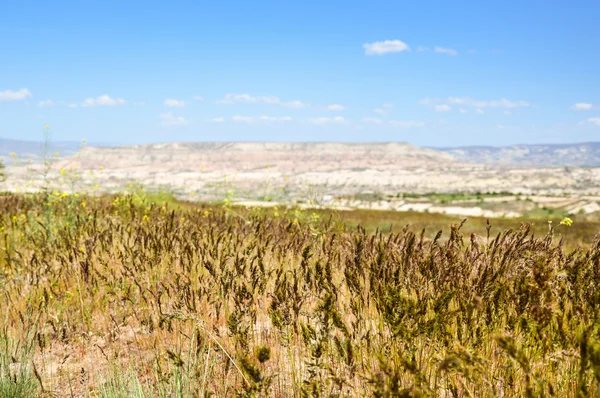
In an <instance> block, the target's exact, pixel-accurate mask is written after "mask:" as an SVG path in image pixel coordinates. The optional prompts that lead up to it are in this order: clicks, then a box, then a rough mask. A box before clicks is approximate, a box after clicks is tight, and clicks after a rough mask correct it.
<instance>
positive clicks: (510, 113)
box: [504, 111, 512, 115]
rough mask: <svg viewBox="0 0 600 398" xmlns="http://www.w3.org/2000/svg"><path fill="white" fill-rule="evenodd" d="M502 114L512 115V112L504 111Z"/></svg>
mask: <svg viewBox="0 0 600 398" xmlns="http://www.w3.org/2000/svg"><path fill="white" fill-rule="evenodd" d="M504 114H505V115H512V112H511V111H504Z"/></svg>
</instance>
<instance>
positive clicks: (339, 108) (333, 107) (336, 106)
mask: <svg viewBox="0 0 600 398" xmlns="http://www.w3.org/2000/svg"><path fill="white" fill-rule="evenodd" d="M327 109H329V110H330V111H343V110H344V109H346V108H344V106H343V105H340V104H331V105H329V106H328V107H327Z"/></svg>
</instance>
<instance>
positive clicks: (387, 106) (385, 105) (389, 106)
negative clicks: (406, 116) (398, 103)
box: [383, 104, 394, 109]
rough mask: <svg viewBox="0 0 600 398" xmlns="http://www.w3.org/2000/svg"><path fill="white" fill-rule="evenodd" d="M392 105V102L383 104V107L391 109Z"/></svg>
mask: <svg viewBox="0 0 600 398" xmlns="http://www.w3.org/2000/svg"><path fill="white" fill-rule="evenodd" d="M393 107H394V104H383V108H386V109H392V108H393Z"/></svg>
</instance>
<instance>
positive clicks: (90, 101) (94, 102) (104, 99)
mask: <svg viewBox="0 0 600 398" xmlns="http://www.w3.org/2000/svg"><path fill="white" fill-rule="evenodd" d="M120 105H125V100H124V99H123V98H111V97H109V96H108V95H106V94H104V95H101V96H99V97H96V98H91V97H90V98H86V100H85V101H83V103H82V104H81V106H82V107H84V108H86V107H90V106H120Z"/></svg>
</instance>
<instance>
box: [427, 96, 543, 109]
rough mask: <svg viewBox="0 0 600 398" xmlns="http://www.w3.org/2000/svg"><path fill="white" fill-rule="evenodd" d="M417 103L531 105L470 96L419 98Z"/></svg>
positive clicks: (497, 106) (432, 104) (479, 106)
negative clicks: (478, 98) (485, 99)
mask: <svg viewBox="0 0 600 398" xmlns="http://www.w3.org/2000/svg"><path fill="white" fill-rule="evenodd" d="M419 103H420V104H423V105H428V106H437V105H440V104H447V105H460V106H470V107H473V108H525V107H529V106H531V104H530V103H529V102H526V101H510V100H507V99H506V98H502V99H499V100H490V101H484V100H476V99H473V98H470V97H448V98H425V99H422V100H420V101H419Z"/></svg>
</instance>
